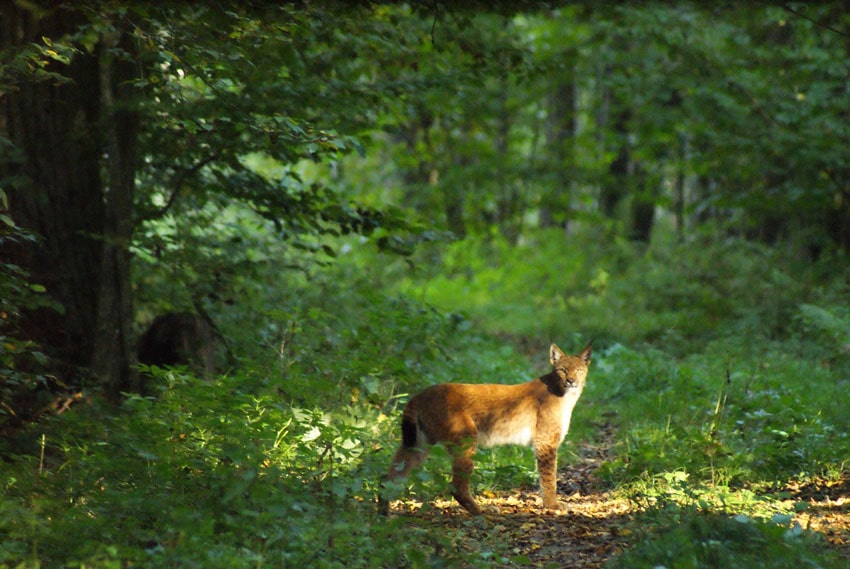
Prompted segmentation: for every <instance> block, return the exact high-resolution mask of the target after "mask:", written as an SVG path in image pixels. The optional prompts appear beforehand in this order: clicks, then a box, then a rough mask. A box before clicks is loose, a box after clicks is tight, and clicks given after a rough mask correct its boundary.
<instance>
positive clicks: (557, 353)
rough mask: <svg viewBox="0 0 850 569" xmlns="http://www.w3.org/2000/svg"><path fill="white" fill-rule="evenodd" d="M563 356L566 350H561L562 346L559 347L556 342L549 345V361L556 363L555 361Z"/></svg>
mask: <svg viewBox="0 0 850 569" xmlns="http://www.w3.org/2000/svg"><path fill="white" fill-rule="evenodd" d="M563 357H564V352H563V351H562V350H561V348H559V347H558V346H556V345H555V344H552V345H551V346H549V363H551V364H552V365H555V363H556V362H557V361H558V360H559V359H561V358H563Z"/></svg>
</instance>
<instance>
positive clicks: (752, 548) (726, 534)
mask: <svg viewBox="0 0 850 569" xmlns="http://www.w3.org/2000/svg"><path fill="white" fill-rule="evenodd" d="M788 522H789V518H788V517H784V516H776V517H775V518H774V520H771V521H769V522H763V521H758V520H754V519H751V518H749V517H747V516H745V515H737V516H734V517H732V516H723V515H710V514H705V513H699V512H695V511H692V510H685V511H683V512H680V513H678V514H677V515H676V516H675V523H673V524H670V525H669V526H668V527H665V528H663V529H662V528H658V533H657V535H658V537H656V538H654V539H651V540H649V541H644V542H642V543H641V544H640V545H638V546H636V547H635V548H634V549H632V550H630V551H628V552H627V553H625V554H624V555H622V556H620V557H618V558H616V559H615V560H614V561H613V562H611V563H609V564H608V565H607V567H611V568H618V567H628V568H635V569H638V568H657V567H676V568H679V567H681V568H686V567H701V568H713V567H717V568H720V567H738V568H747V567H769V568H776V569H780V568H787V569H791V568H794V567H801V566H802V567H813V568H815V567H817V568H830V567H835V568H837V567H841V566H842V564H841V563H842V562H841V561H839V560H838V558H837V557H835V556H834V555H831V554H830V553H829V552H824V551H823V550H822V549H821V548H822V544H821V542H820V541H819V540H818V539H817V537H816V536H813V535H811V534H810V533H809V532H806V531H804V530H803V529H802V528H801V527H800V526H798V525H793V524H791V525H790V526H789V523H788Z"/></svg>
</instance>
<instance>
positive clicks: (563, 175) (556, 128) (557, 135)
mask: <svg viewBox="0 0 850 569" xmlns="http://www.w3.org/2000/svg"><path fill="white" fill-rule="evenodd" d="M575 105H576V88H575V83H574V82H573V81H572V77H570V78H569V80H563V81H560V82H559V83H558V84H557V85H556V86H555V88H554V89H553V91H552V93H551V94H550V96H549V101H548V107H549V112H548V115H547V119H546V147H547V154H548V156H549V158H550V160H551V161H552V163H554V164H555V167H556V169H555V173H554V174H555V175H554V176H553V179H554V186H553V187H552V188H550V189H549V190H548V191H547V192H546V193H545V194H544V195H543V198H542V200H541V204H540V214H539V217H540V226H541V227H554V226H556V225H557V226H560V227H563V228H564V229H567V223H568V222H569V219H570V196H571V193H572V192H571V185H572V181H573V177H574V173H575V157H574V156H575V153H574V140H575V133H576V113H575Z"/></svg>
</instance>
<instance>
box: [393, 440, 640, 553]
mask: <svg viewBox="0 0 850 569" xmlns="http://www.w3.org/2000/svg"><path fill="white" fill-rule="evenodd" d="M605 435H609V436H602V437H601V440H603V441H604V442H603V443H601V444H598V445H590V444H583V445H582V446H581V447H580V448H579V449H578V450H579V454H580V455H581V461H579V462H578V463H576V464H574V465H571V466H569V467H567V468H564V469H561V470H560V471H559V473H558V493H559V495H560V496H561V501H562V502H563V503H564V504H565V505H566V509H565V510H564V511H563V512H557V513H553V512H550V511H544V510H542V509H541V508H540V495H539V492H538V491H537V489H536V488H528V489H521V490H518V491H517V490H514V491H510V492H485V493H484V495H480V496H477V499H478V500H479V502H480V503H481V505H482V507H484V508H485V509H487V508H493V507H496V508H498V510H499V511H498V513H494V514H487V515H485V516H482V517H478V518H475V517H471V516H469V514H467V513H466V512H465V511H464V510H463V509H462V508H461V507H460V506H458V505H457V503H455V502H454V501H452V500H435V501H434V502H433V503H432V506H433V507H432V508H428V509H426V510H425V511H424V512H422V511H419V506H420V505H419V504H416V503H413V502H395V503H394V504H393V511H394V513H395V514H396V515H411V516H416V517H418V518H420V519H421V518H425V519H427V520H429V521H430V522H431V523H433V524H434V525H438V526H443V527H445V528H446V530H461V531H463V532H464V533H465V534H466V535H468V536H469V538H471V540H473V541H475V542H477V543H478V544H485V546H484V547H486V544H498V545H499V546H500V552H502V553H504V554H505V555H506V556H507V557H508V558H510V559H513V561H514V563H513V565H511V564H508V565H505V566H510V567H516V566H517V565H521V566H526V567H559V568H569V567H581V568H590V569H594V568H597V567H602V566H603V564H604V563H605V561H607V560H608V559H609V558H610V557H612V556H613V555H615V554H617V553H619V552H620V551H622V549H623V548H624V547H625V546H626V544H627V536H628V530H627V529H625V526H626V525H627V523H628V521H629V520H630V517H631V511H630V507H631V505H630V504H629V502H627V501H626V500H623V499H621V498H616V497H614V496H612V495H611V494H610V493H608V492H602V491H599V490H594V488H596V487H598V484H596V479H595V474H594V472H595V471H596V469H597V468H598V466H599V465H600V464H601V463H602V461H603V460H604V458H605V454H606V452H607V451H608V449H609V448H610V443H611V440H613V432H612V431H610V429H608V428H606V429H605ZM609 439H610V440H609ZM503 548H507V551H503ZM493 566H494V567H500V566H501V565H500V564H498V563H494V565H493Z"/></svg>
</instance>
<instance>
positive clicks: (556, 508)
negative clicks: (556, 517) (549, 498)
mask: <svg viewBox="0 0 850 569" xmlns="http://www.w3.org/2000/svg"><path fill="white" fill-rule="evenodd" d="M543 509H544V510H546V511H547V513H553V514H555V513H562V512H566V511H567V505H566V504H563V503H561V502H559V501H558V500H555V501H554V502H544V503H543Z"/></svg>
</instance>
